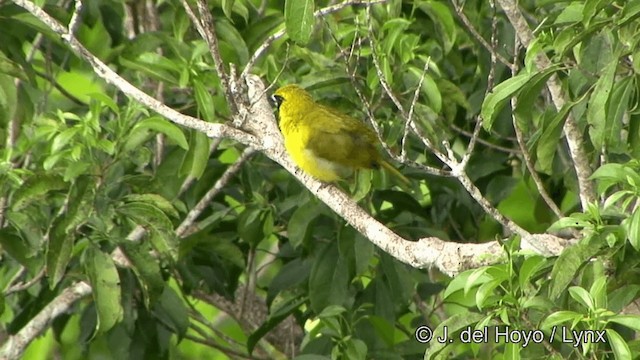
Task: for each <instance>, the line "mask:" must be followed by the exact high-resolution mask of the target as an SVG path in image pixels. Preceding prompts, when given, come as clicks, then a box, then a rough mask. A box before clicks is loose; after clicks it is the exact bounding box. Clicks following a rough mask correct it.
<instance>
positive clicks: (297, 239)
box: [287, 201, 320, 248]
mask: <svg viewBox="0 0 640 360" xmlns="http://www.w3.org/2000/svg"><path fill="white" fill-rule="evenodd" d="M318 215H320V208H319V206H318V204H317V202H314V201H308V202H306V203H305V204H304V205H302V206H300V207H298V208H297V209H296V211H294V212H293V215H291V218H290V219H289V223H288V224H287V234H288V237H289V242H290V243H291V246H293V247H294V248H297V247H298V246H300V245H301V244H302V243H303V242H304V240H305V239H306V238H307V236H308V234H309V228H310V225H311V223H312V222H313V220H314V219H315V218H316V217H318Z"/></svg>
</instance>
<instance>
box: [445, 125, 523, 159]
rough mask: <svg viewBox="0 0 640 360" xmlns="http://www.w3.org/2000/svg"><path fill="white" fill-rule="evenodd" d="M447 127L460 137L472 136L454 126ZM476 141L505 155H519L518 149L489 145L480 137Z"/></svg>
mask: <svg viewBox="0 0 640 360" xmlns="http://www.w3.org/2000/svg"><path fill="white" fill-rule="evenodd" d="M449 127H450V128H451V130H453V131H455V132H457V133H459V134H461V135H464V136H467V137H469V138H470V137H472V136H473V133H470V132H468V131H466V130H464V129H462V128H460V127H458V126H457V125H455V124H450V125H449ZM476 141H477V142H478V143H479V144H482V145H484V146H486V147H488V148H490V149H495V150H498V151H502V152H506V153H509V154H520V153H521V152H520V150H518V149H511V148H508V147H505V146H501V145H496V144H494V143H490V142H489V141H487V140H485V139H483V138H481V137H478V139H477V140H476Z"/></svg>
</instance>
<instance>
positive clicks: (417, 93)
mask: <svg viewBox="0 0 640 360" xmlns="http://www.w3.org/2000/svg"><path fill="white" fill-rule="evenodd" d="M430 63H431V57H428V58H427V61H425V63H424V68H423V69H422V74H421V75H420V81H418V86H416V90H415V91H414V92H413V100H411V106H410V107H409V115H408V116H407V121H405V123H404V133H403V134H402V140H401V141H400V149H401V150H400V159H402V160H403V161H404V160H406V159H407V138H408V137H409V130H410V129H411V127H410V126H409V123H411V121H413V112H414V110H415V106H416V104H417V103H418V98H419V97H420V90H422V83H423V82H424V77H425V76H426V75H427V71H429V64H430Z"/></svg>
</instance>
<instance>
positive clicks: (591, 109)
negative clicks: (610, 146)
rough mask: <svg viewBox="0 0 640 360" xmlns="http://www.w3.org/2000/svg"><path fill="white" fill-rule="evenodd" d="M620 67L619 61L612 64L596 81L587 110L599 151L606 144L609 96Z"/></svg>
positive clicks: (591, 132)
mask: <svg viewBox="0 0 640 360" xmlns="http://www.w3.org/2000/svg"><path fill="white" fill-rule="evenodd" d="M617 67H618V59H617V58H616V59H615V61H612V62H610V63H609V64H608V65H607V66H606V67H605V68H604V69H603V70H602V73H601V76H600V78H599V79H598V81H596V84H595V88H594V90H593V93H591V98H590V99H589V105H588V108H587V122H588V123H589V137H590V138H591V142H593V146H594V147H595V148H596V149H597V150H598V151H599V150H600V149H602V145H603V143H604V140H605V139H604V137H605V134H606V130H607V126H608V125H610V124H607V120H606V119H607V118H611V117H610V116H607V102H608V101H609V94H610V93H611V88H612V87H613V79H614V76H615V74H616V68H617Z"/></svg>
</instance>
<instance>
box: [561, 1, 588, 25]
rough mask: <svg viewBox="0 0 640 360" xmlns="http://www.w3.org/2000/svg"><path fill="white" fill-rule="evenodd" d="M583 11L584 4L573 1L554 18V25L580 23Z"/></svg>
mask: <svg viewBox="0 0 640 360" xmlns="http://www.w3.org/2000/svg"><path fill="white" fill-rule="evenodd" d="M583 10H584V4H583V3H581V2H577V1H574V2H572V3H570V4H569V5H567V6H565V7H564V9H563V10H562V12H560V14H559V15H558V17H557V18H556V21H555V22H554V24H556V25H558V24H566V23H575V22H578V21H582V18H583V16H582V13H583Z"/></svg>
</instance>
